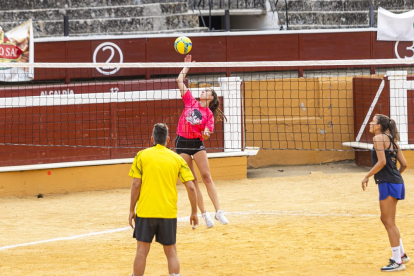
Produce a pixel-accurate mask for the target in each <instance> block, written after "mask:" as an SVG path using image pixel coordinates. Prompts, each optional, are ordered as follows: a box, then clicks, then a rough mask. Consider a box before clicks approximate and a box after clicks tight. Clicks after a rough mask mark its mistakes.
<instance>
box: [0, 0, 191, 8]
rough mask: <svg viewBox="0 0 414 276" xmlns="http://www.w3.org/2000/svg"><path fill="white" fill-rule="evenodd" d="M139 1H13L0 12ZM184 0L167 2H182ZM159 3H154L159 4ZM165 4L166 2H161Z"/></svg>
mask: <svg viewBox="0 0 414 276" xmlns="http://www.w3.org/2000/svg"><path fill="white" fill-rule="evenodd" d="M140 1H141V0H59V1H56V0H13V1H7V0H2V1H1V10H31V9H56V8H59V9H63V8H82V7H83V8H90V7H104V6H120V5H136V4H138V2H140ZM183 1H184V0H176V1H168V2H183ZM141 2H142V1H141ZM159 2H160V1H158V2H156V3H159ZM162 2H167V1H162Z"/></svg>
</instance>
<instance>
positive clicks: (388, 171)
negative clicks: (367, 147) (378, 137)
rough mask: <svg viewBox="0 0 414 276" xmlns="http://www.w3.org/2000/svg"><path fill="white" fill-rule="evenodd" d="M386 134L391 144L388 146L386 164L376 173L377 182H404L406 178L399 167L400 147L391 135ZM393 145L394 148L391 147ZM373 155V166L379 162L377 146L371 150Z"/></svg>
mask: <svg viewBox="0 0 414 276" xmlns="http://www.w3.org/2000/svg"><path fill="white" fill-rule="evenodd" d="M385 135H387V137H388V138H389V139H390V146H389V147H388V149H386V150H385V160H386V161H387V162H386V164H385V166H384V167H383V168H382V169H381V170H380V171H379V172H377V173H376V174H375V176H374V179H375V183H377V184H379V183H381V182H388V183H396V184H402V183H404V180H403V178H402V176H401V174H400V171H399V170H398V169H397V153H398V147H397V145H396V144H395V143H394V141H393V140H392V138H391V136H389V135H388V134H385ZM391 145H392V146H393V149H390V148H391ZM371 157H372V166H375V164H377V162H378V156H377V152H376V151H375V148H373V149H372V151H371Z"/></svg>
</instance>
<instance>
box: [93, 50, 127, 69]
mask: <svg viewBox="0 0 414 276" xmlns="http://www.w3.org/2000/svg"><path fill="white" fill-rule="evenodd" d="M101 49H102V51H106V50H109V51H111V55H110V56H109V58H108V59H107V60H106V61H105V63H110V62H111V61H112V59H113V58H114V56H115V49H116V50H117V51H118V54H119V63H122V62H123V61H124V55H123V54H122V50H121V48H119V47H118V45H116V44H115V43H112V42H104V43H102V44H100V45H99V46H98V47H96V49H95V52H94V53H93V62H94V63H97V62H96V55H97V54H98V52H99V50H101ZM119 69H120V68H119V67H118V68H117V67H102V68H96V70H98V72H100V73H101V74H104V75H113V74H115V73H116V72H118V71H119ZM108 70H110V71H108Z"/></svg>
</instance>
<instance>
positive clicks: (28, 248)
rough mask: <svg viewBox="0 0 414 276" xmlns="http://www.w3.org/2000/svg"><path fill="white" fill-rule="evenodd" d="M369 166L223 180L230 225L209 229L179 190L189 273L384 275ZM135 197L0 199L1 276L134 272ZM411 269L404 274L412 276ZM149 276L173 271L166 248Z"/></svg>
mask: <svg viewBox="0 0 414 276" xmlns="http://www.w3.org/2000/svg"><path fill="white" fill-rule="evenodd" d="M335 166H337V165H335ZM282 168H283V167H282ZM311 169H314V168H311ZM262 170H263V169H262ZM269 170H271V169H270V168H269V169H268V171H269ZM363 170H366V169H365V168H357V167H355V168H354V169H348V170H347V171H346V173H338V172H341V170H339V169H338V168H337V167H333V169H330V170H328V171H326V170H325V172H312V173H309V172H304V170H302V172H304V173H300V174H301V175H299V174H298V173H289V169H286V168H285V169H284V173H285V174H283V173H279V174H277V176H278V177H257V176H256V177H255V178H249V179H244V180H227V181H225V180H222V181H216V186H217V189H218V194H219V197H220V201H221V204H222V208H223V209H224V210H225V211H226V212H227V217H228V219H229V220H230V224H229V225H227V226H223V225H220V224H218V223H216V225H215V227H213V228H212V229H207V228H206V227H205V225H204V224H203V223H202V224H201V225H200V226H199V227H198V228H197V229H196V230H194V231H193V230H192V229H191V227H190V225H189V222H188V220H187V218H186V217H187V216H188V215H189V211H190V208H189V203H188V199H187V194H186V192H185V187H184V186H183V185H182V186H179V187H178V191H179V202H178V204H179V213H178V217H179V218H181V219H180V220H179V223H178V236H177V248H178V254H179V258H180V261H181V273H182V275H382V273H381V272H380V268H381V266H383V265H386V264H387V262H388V258H389V257H391V250H390V245H389V242H388V237H387V233H386V231H385V229H384V227H383V226H382V224H381V221H380V219H379V214H380V211H379V206H378V191H377V187H376V185H375V183H374V181H373V179H370V183H369V186H368V190H367V191H365V192H363V191H362V189H361V184H360V183H361V180H362V178H363V176H364V172H361V171H363ZM342 171H343V170H342ZM269 175H272V174H269ZM283 175H287V176H283ZM403 176H404V179H405V182H406V200H404V201H401V202H400V203H399V204H398V209H397V226H398V227H399V229H400V232H401V234H402V238H403V241H404V247H405V250H406V252H407V253H408V255H409V256H411V255H413V254H414V238H413V237H414V227H413V226H414V222H413V221H414V201H413V198H414V191H413V189H412V188H411V186H412V185H411V183H413V182H414V171H412V170H408V171H407V172H405V173H404V174H403ZM202 187H203V188H204V186H202ZM203 192H204V196H205V199H207V193H206V190H205V188H204V189H203ZM129 196H130V191H129V189H118V190H110V191H95V192H80V193H73V194H65V195H45V197H44V198H35V197H24V198H17V197H8V198H0V221H1V227H0V274H1V275H22V274H28V275H131V274H132V262H133V259H134V256H135V249H136V241H135V240H134V239H133V238H132V230H130V229H128V210H129ZM205 203H206V205H207V209H208V211H210V212H212V211H213V207H212V204H211V202H210V201H209V200H205ZM32 242H38V243H35V244H28V243H32ZM8 246H15V247H10V248H6V247H8ZM410 253H411V254H410ZM413 256H414V255H413ZM412 263H414V261H412ZM412 263H408V264H407V265H406V266H407V269H406V270H405V271H404V272H400V273H398V275H412V274H413V273H414V267H413V265H412ZM145 275H168V271H167V262H166V259H165V256H164V254H163V251H162V246H161V245H159V244H158V243H153V245H152V247H151V251H150V253H149V256H148V260H147V269H146V273H145Z"/></svg>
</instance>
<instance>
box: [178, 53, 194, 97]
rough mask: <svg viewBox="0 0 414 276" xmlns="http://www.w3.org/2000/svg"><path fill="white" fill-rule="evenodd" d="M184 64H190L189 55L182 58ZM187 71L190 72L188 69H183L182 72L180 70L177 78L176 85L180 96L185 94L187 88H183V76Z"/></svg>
mask: <svg viewBox="0 0 414 276" xmlns="http://www.w3.org/2000/svg"><path fill="white" fill-rule="evenodd" d="M184 62H191V55H186V56H185V58H184ZM188 70H190V68H188V67H184V68H183V70H181V72H180V74H179V75H178V78H177V85H178V89H180V92H181V96H184V94H185V92H187V86H185V84H184V80H185V76H186V75H187V73H188Z"/></svg>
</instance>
